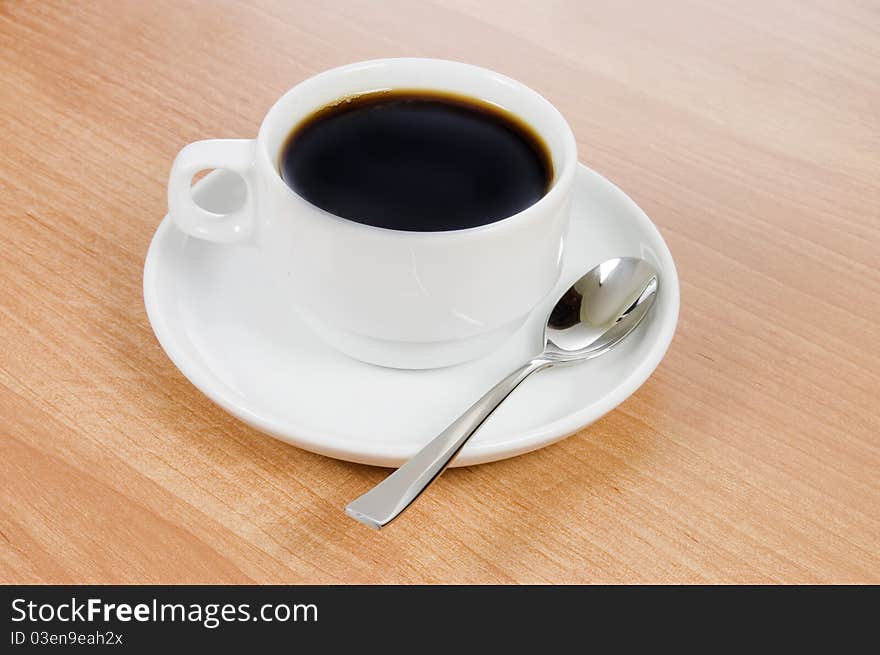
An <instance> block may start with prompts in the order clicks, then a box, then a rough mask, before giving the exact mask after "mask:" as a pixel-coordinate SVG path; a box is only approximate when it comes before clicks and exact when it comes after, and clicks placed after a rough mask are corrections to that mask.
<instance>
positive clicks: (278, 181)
mask: <svg viewBox="0 0 880 655" xmlns="http://www.w3.org/2000/svg"><path fill="white" fill-rule="evenodd" d="M420 63H421V64H427V63H430V64H431V65H438V64H439V65H443V66H450V67H454V68H457V69H458V70H461V71H467V72H469V73H471V74H477V75H483V76H485V77H488V78H492V79H493V80H494V81H495V82H501V83H502V84H505V85H507V86H511V87H514V88H516V89H518V90H519V91H520V92H523V93H527V94H529V95H531V96H533V97H535V98H537V99H538V101H539V104H541V105H542V106H543V107H544V108H545V109H546V110H547V113H548V115H549V116H551V117H552V119H553V120H554V121H556V123H557V124H558V126H559V127H560V128H561V130H562V147H561V151H560V149H559V148H557V149H556V151H554V150H553V148H552V147H551V145H550V144H549V143H547V140H546V139H545V143H546V145H547V148H548V149H549V150H550V152H551V155H555V154H557V153H558V154H559V155H560V158H559V160H560V161H561V162H562V166H561V167H560V170H559V171H558V172H555V171H554V173H555V174H554V179H553V182H552V183H551V185H550V188H549V189H548V190H547V193H545V194H544V195H543V196H541V198H540V199H539V200H538V201H537V202H535V203H534V204H532V205H529V206H528V207H526V208H525V209H522V210H520V211H519V212H517V213H516V214H511V215H510V216H506V217H505V218H502V219H499V220H497V221H493V222H491V223H486V224H484V225H476V226H473V227H467V228H459V229H455V230H437V231H425V232H421V231H411V230H398V229H395V228H388V227H380V226H377V225H367V224H365V223H359V222H357V221H353V220H351V219H348V218H345V217H344V216H339V215H338V214H334V213H332V212H328V211H327V210H326V209H322V208H321V207H318V206H317V205H314V204H312V203H311V202H309V201H308V200H307V199H306V198H304V197H302V196H301V195H300V194H298V193H297V192H296V191H294V190H293V189H291V188H290V187H289V186H288V185H287V184H286V183H285V182H284V180H283V179H282V178H281V173H280V171H279V170H278V167H277V166H276V165H275V163H274V162H273V161H272V157H271V155H270V148H269V143H268V139H269V137H268V132H269V127H270V126H271V125H273V124H274V123H275V122H276V120H278V117H277V116H276V114H277V113H278V112H279V111H280V106H281V105H282V104H285V103H286V102H285V101H287V100H288V99H289V98H290V97H291V96H293V95H295V94H296V93H298V92H301V87H302V86H303V85H305V84H309V83H311V82H313V81H315V80H317V79H324V78H327V77H335V76H339V75H344V74H347V73H351V72H354V71H358V70H361V69H365V68H372V67H376V66H386V65H401V64H406V65H413V64H415V65H418V64H420ZM437 88H442V86H438V87H437ZM315 109H319V107H315ZM508 111H512V110H509V109H508ZM514 113H515V112H514ZM292 127H293V126H291V128H292ZM533 129H536V128H533ZM536 131H537V129H536ZM538 133H539V134H540V132H538ZM542 136H543V135H542ZM256 141H257V148H256V150H257V153H258V156H259V157H261V158H262V159H263V160H264V164H266V165H267V166H268V167H269V169H270V170H272V171H273V172H274V173H275V174H274V175H272V176H271V177H272V178H273V181H272V182H270V184H273V185H275V186H276V187H280V188H281V189H282V190H283V192H284V193H287V194H290V197H291V198H293V199H295V200H297V201H300V202H303V203H305V204H306V205H308V207H309V208H311V209H312V210H314V211H316V212H318V213H319V214H320V215H321V216H322V217H323V218H327V219H329V220H332V221H335V222H337V223H339V224H344V225H347V226H349V227H350V228H355V229H362V230H366V231H369V232H376V233H384V234H388V235H398V236H406V237H409V238H413V237H421V238H428V239H438V238H442V237H446V238H449V237H452V236H456V235H463V234H467V235H473V234H477V233H482V232H488V231H500V230H503V229H507V228H510V227H513V226H515V225H517V224H519V223H522V222H525V221H528V220H529V219H530V218H531V217H533V216H535V215H536V214H540V213H542V211H543V209H544V208H545V207H546V206H548V205H551V204H552V203H555V202H557V201H559V200H562V198H561V197H562V196H564V195H565V194H566V193H567V191H568V189H570V188H571V184H572V181H573V180H574V174H575V171H576V168H577V162H578V157H577V143H576V141H575V137H574V133H573V132H572V130H571V126H570V125H569V124H568V121H566V120H565V117H563V116H562V114H561V113H560V111H559V110H558V109H557V108H556V106H555V105H553V103H551V102H550V101H549V100H547V99H546V98H545V97H544V96H542V95H541V94H540V93H538V92H537V91H535V90H534V89H532V88H531V87H528V86H526V85H525V84H523V83H522V82H519V81H517V80H515V79H513V78H511V77H508V76H506V75H503V74H501V73H498V72H495V71H493V70H491V69H488V68H483V67H481V66H475V65H473V64H467V63H464V62H460V61H453V60H449V59H436V58H429V57H391V58H383V59H369V60H365V61H359V62H354V63H351V64H345V65H343V66H338V67H336V68H331V69H329V70H326V71H323V72H321V73H318V74H317V75H313V76H311V77H309V78H307V79H305V80H302V81H301V82H299V83H297V84H296V85H295V86H293V87H292V88H290V89H289V90H288V91H286V92H285V93H284V94H283V95H282V96H281V97H280V98H278V100H276V101H275V102H274V103H273V104H272V106H271V107H270V108H269V111H268V112H266V116H265V117H264V118H263V121H262V123H261V124H260V129H259V132H258V134H257V139H256Z"/></svg>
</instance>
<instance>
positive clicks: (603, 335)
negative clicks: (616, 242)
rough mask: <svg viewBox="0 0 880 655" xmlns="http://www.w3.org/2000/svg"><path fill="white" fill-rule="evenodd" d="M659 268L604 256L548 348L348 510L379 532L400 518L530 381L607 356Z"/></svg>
mask: <svg viewBox="0 0 880 655" xmlns="http://www.w3.org/2000/svg"><path fill="white" fill-rule="evenodd" d="M658 286H659V279H658V273H657V271H656V270H655V269H654V267H653V266H651V265H650V264H649V263H648V262H646V261H644V260H643V259H637V258H633V257H620V258H617V259H609V260H608V261H605V262H602V263H601V264H599V265H598V266H597V267H596V268H594V269H592V270H591V271H589V272H588V273H587V274H586V275H584V276H583V277H582V278H580V279H579V280H578V281H577V282H575V283H574V285H573V286H572V287H571V288H570V289H569V290H568V291H566V292H565V293H564V294H563V295H562V297H561V298H560V299H559V300H558V301H556V305H555V306H554V307H553V311H552V312H550V316H549V318H548V319H547V326H546V328H545V329H544V352H542V353H541V354H540V355H538V356H537V357H535V358H534V359H532V360H531V361H529V362H528V363H527V364H525V365H523V366H521V367H520V368H518V369H517V370H515V371H514V372H513V373H511V374H510V375H508V376H507V377H506V378H504V379H503V380H501V382H499V383H498V384H496V385H495V386H494V387H493V388H492V389H491V390H490V391H489V392H487V393H486V395H484V396H483V397H482V398H480V399H479V400H478V401H477V402H475V403H474V404H473V405H471V407H470V408H469V409H468V410H467V411H465V413H464V414H462V415H461V417H459V418H458V419H457V420H456V421H455V422H453V423H452V424H451V425H450V426H449V427H447V428H446V429H445V430H444V431H443V432H442V433H440V435H439V436H437V437H436V438H434V440H433V441H431V442H430V443H429V444H428V445H427V446H425V447H424V448H422V449H421V450H420V451H419V452H418V453H417V454H416V455H415V456H414V457H413V458H412V459H411V460H409V461H408V462H407V463H406V464H404V465H403V466H401V467H400V468H399V469H397V470H396V471H395V472H394V473H392V474H391V475H390V476H388V477H387V478H385V480H383V481H382V482H380V483H379V484H378V485H376V486H375V487H374V488H373V489H371V490H370V491H368V492H367V493H365V494H364V495H363V496H361V497H360V498H358V499H357V500H354V501H352V502H351V503H349V505H348V507H346V508H345V512H346V514H348V515H349V516H351V517H352V518H354V519H357V520H358V521H360V522H361V523H363V524H365V525H368V526H370V527H371V528H376V529H377V530H378V529H379V528H381V527H383V526H385V525H387V524H388V523H390V522H391V521H392V520H394V519H395V518H396V517H397V516H398V515H399V514H400V513H401V512H402V511H403V510H405V509H406V508H407V507H409V506H410V504H411V503H412V502H413V501H414V500H415V499H416V498H417V497H418V496H419V494H421V493H422V492H423V491H424V490H425V489H427V487H428V485H430V484H431V483H432V482H433V481H434V480H436V479H437V477H438V476H439V475H440V474H441V473H442V472H443V470H444V469H445V468H446V467H447V466H448V465H449V463H450V462H451V461H452V460H453V459H454V458H455V456H456V455H457V454H458V452H459V451H460V450H461V449H462V447H463V446H464V445H465V444H466V443H467V442H468V440H469V439H470V438H471V436H473V434H474V433H475V432H476V431H477V430H478V429H479V428H480V426H481V425H482V424H483V422H484V421H485V420H486V419H487V418H489V416H490V415H491V414H492V412H494V411H495V410H496V409H497V408H498V406H499V405H500V404H501V403H502V402H503V401H504V399H505V398H507V396H509V395H510V393H511V392H512V391H513V390H514V389H516V388H517V387H518V386H519V385H520V383H522V381H523V380H525V379H526V378H527V377H529V376H530V375H531V374H532V373H535V372H536V371H540V370H541V369H545V368H549V367H551V366H567V365H570V364H576V363H578V362H583V361H586V360H588V359H593V358H594V357H598V356H599V355H603V354H605V353H606V352H608V351H609V350H611V348H613V347H614V346H616V345H617V344H618V343H620V342H621V340H623V338H624V337H626V336H627V335H628V334H629V333H630V332H632V330H633V329H634V328H635V327H636V326H637V325H638V324H639V322H640V321H641V320H642V319H643V318H644V317H645V315H646V314H647V313H648V310H649V309H650V308H651V305H652V304H653V303H654V299H655V298H656V296H657V289H658Z"/></svg>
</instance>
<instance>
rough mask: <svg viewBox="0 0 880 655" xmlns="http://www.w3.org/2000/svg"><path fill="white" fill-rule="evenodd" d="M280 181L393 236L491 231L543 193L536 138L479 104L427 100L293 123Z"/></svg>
mask: <svg viewBox="0 0 880 655" xmlns="http://www.w3.org/2000/svg"><path fill="white" fill-rule="evenodd" d="M279 167H280V172H281V177H282V178H283V179H284V181H285V182H286V183H287V185H288V186H290V187H291V188H292V189H293V190H294V191H296V192H297V193H298V194H299V195H301V196H302V197H303V198H305V199H306V200H308V201H309V202H311V203H312V204H313V205H316V206H318V207H320V208H322V209H324V210H326V211H328V212H330V213H332V214H335V215H337V216H341V217H342V218H346V219H348V220H351V221H356V222H358V223H364V224H367V225H375V226H377V227H384V228H390V229H395V230H407V231H418V232H434V231H445V230H458V229H463V228H469V227H475V226H478V225H485V224H487V223H493V222H495V221H499V220H501V219H503V218H507V217H508V216H512V215H513V214H516V213H517V212H519V211H522V210H523V209H526V208H527V207H529V206H530V205H532V204H534V203H535V202H537V201H538V200H540V199H541V197H542V196H543V195H544V194H545V193H546V192H547V189H548V186H549V184H550V180H551V178H552V174H553V172H552V165H551V163H550V158H549V155H548V152H547V148H546V146H545V145H544V143H543V141H542V140H541V138H540V137H539V136H538V135H537V134H535V133H534V131H533V130H532V129H531V128H530V127H528V126H527V125H525V124H524V123H523V122H521V121H520V120H518V119H517V118H515V117H514V116H512V115H511V114H510V113H508V112H506V111H504V110H502V109H500V108H497V107H495V106H493V105H490V104H488V103H484V102H482V101H479V100H476V99H471V98H465V97H461V96H456V95H451V94H449V95H447V94H440V93H432V92H428V91H390V92H377V93H371V94H366V95H362V96H358V97H355V98H350V99H347V100H343V101H341V102H339V103H338V104H335V105H333V106H331V107H326V108H324V109H322V110H320V111H318V112H316V113H315V114H313V115H312V116H310V117H309V118H307V119H306V120H305V121H303V122H302V123H300V125H298V126H297V127H296V128H295V129H294V130H293V132H292V133H291V134H290V136H289V137H288V139H287V141H286V142H285V144H284V146H283V147H282V150H281V158H280V163H279Z"/></svg>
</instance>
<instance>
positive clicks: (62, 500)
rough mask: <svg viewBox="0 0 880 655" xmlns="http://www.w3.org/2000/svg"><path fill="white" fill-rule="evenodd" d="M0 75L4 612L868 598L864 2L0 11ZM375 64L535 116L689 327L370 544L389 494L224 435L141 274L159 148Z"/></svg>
mask: <svg viewBox="0 0 880 655" xmlns="http://www.w3.org/2000/svg"><path fill="white" fill-rule="evenodd" d="M0 55H2V56H0V121H2V123H0V125H2V154H0V217H2V234H0V267H2V268H0V278H2V289H0V291H2V293H0V582H23V583H37V582H52V583H71V582H73V583H85V582H105V583H123V582H137V583H140V582H164V583H184V582H186V583H207V582H217V583H248V582H260V583H269V582H274V583H300V582H319V583H321V582H330V583H410V582H462V583H509V582H521V583H541V582H553V583H570V582H655V583H668V582H673V583H680V582H681V583H683V582H701V583H702V582H707V583H716V582H720V583H738V582H786V583H794V582H798V583H801V582H804V583H807V582H818V583H832V582H836V583H849V582H875V583H876V582H880V479H878V471H880V436H878V435H880V420H878V413H880V412H878V392H880V384H878V378H880V347H878V344H880V326H878V323H880V266H878V264H880V260H878V257H877V249H878V244H880V191H878V189H880V187H878V177H880V128H878V125H880V76H878V71H880V4H878V3H877V2H875V1H872V0H864V1H847V2H837V1H832V0H828V1H827V2H801V1H791V2H788V1H783V0H773V1H769V2H768V1H765V0H761V1H758V0H754V1H750V2H742V1H741V0H736V1H733V0H730V1H727V0H725V1H720V2H714V1H713V2H691V1H687V0H677V1H676V2H664V3H655V2H647V1H644V2H635V1H629V2H628V1H624V2H620V1H618V0H608V1H607V2H592V1H591V2H577V1H574V0H567V1H551V2H540V3H538V2H519V1H510V0H449V1H443V2H439V1H438V2H403V1H397V0H391V1H383V2H343V1H340V0H333V1H330V2H316V1H315V0H308V1H303V2H289V1H287V0H283V1H282V0H277V1H269V0H267V1H261V2H219V1H218V2H184V1H179V0H151V1H150V2H141V1H139V0H126V1H116V0H104V1H95V2H54V1H49V2H47V1H44V0H39V1H14V0H13V1H10V0H3V1H0ZM398 55H420V56H434V57H444V58H452V59H458V60H464V61H468V62H472V63H476V64H480V65H483V66H488V67H490V68H493V69H496V70H499V71H501V72H503V73H506V74H509V75H511V76H513V77H516V78H518V79H520V80H522V81H524V82H525V83H527V84H529V85H530V86H532V87H534V88H536V89H538V90H539V91H540V92H541V93H543V94H544V95H546V96H547V97H548V98H549V99H550V100H551V101H552V102H554V103H555V104H556V105H557V106H558V107H559V108H560V110H561V111H562V113H563V114H564V115H565V116H566V117H567V118H568V120H569V122H570V123H571V125H572V127H573V129H574V132H575V134H576V135H577V140H578V144H579V148H580V151H581V159H582V160H583V161H584V162H586V163H588V164H589V165H590V166H591V167H593V168H595V169H596V170H598V171H599V172H601V173H602V174H603V175H605V176H607V177H608V178H610V179H611V180H612V181H614V182H615V183H617V184H618V185H619V186H621V187H622V188H623V189H624V190H625V191H627V192H628V193H629V194H630V195H631V196H632V197H633V198H634V199H635V200H636V201H637V202H638V203H639V204H640V205H641V206H642V207H643V208H644V209H645V211H646V212H647V213H648V215H649V216H651V217H652V218H653V220H654V221H655V222H656V224H657V225H658V227H659V228H660V230H661V232H662V233H663V235H664V237H665V238H666V240H667V242H668V243H669V246H670V249H671V250H672V253H673V255H674V257H675V258H676V261H677V264H678V267H679V273H680V275H681V284H682V310H681V319H680V323H679V329H678V332H677V334H676V337H675V340H674V341H673V344H672V347H671V349H670V351H669V354H668V356H667V357H666V359H665V360H664V362H663V363H662V364H661V366H660V367H659V369H658V370H657V372H656V373H655V374H654V375H653V377H652V378H651V379H650V380H649V381H648V382H647V383H646V384H645V385H644V386H643V387H642V388H641V390H639V391H638V392H637V393H636V394H635V395H634V396H633V397H632V398H630V399H629V400H628V401H627V402H626V403H624V404H623V405H622V406H621V407H620V408H619V409H617V410H616V411H614V412H612V413H611V414H610V415H608V416H607V417H606V418H604V419H602V420H601V421H599V422H598V423H596V424H594V425H593V426H591V427H589V428H588V429H586V430H584V431H582V432H581V433H579V434H577V435H575V436H573V437H571V438H569V439H567V440H565V441H563V442H560V443H559V444H556V445H554V446H551V447H549V448H546V449H544V450H542V451H539V452H536V453H532V454H530V455H525V456H522V457H518V458H515V459H512V460H508V461H504V462H499V463H495V464H489V465H484V466H479V467H475V468H471V469H466V470H454V471H450V472H449V473H448V474H446V475H445V476H444V477H443V478H442V479H441V480H440V481H439V482H438V483H437V485H436V486H435V487H434V488H433V489H432V491H431V492H430V493H429V494H428V495H427V496H426V497H425V498H424V499H423V500H422V501H421V502H419V503H418V504H417V506H416V507H414V508H413V509H412V511H411V512H410V513H408V514H407V515H406V517H405V518H404V519H402V520H401V521H399V522H398V523H396V524H394V525H393V526H392V527H391V528H389V529H388V530H386V531H383V532H381V533H376V532H373V531H370V530H367V529H366V528H364V527H363V526H361V525H359V524H356V523H355V522H354V521H352V520H351V519H349V518H347V517H346V516H345V515H344V514H343V512H342V508H343V506H344V505H345V503H346V502H347V501H348V500H350V499H352V498H354V497H356V496H357V495H359V494H360V493H362V492H363V491H364V490H366V489H367V488H369V487H370V486H371V485H372V484H374V483H376V482H378V481H379V480H380V479H381V478H382V477H383V475H384V474H385V472H384V471H382V470H380V469H375V468H370V467H366V466H358V465H352V464H348V463H344V462H339V461H334V460H332V459H327V458H325V457H321V456H318V455H313V454H310V453H307V452H304V451H301V450H298V449H296V448H294V447H292V446H289V445H286V444H283V443H280V442H278V441H274V440H273V439H271V438H269V437H267V436H264V435H262V434H260V433H258V432H256V431H255V430H252V429H250V428H248V427H246V426H245V425H243V424H242V423H240V422H239V421H237V420H235V419H233V418H232V417H230V416H229V415H227V414H226V413H224V412H223V411H222V410H220V409H219V408H217V407H216V406H214V405H213V404H212V403H211V402H210V401H208V400H207V399H206V398H205V397H204V396H202V395H201V393H199V392H198V391H197V390H196V389H195V388H193V387H192V386H191V385H190V384H189V383H188V382H187V381H186V380H185V379H184V378H183V376H182V375H181V374H180V373H179V372H178V371H177V370H176V369H175V368H174V366H173V365H172V364H171V362H170V361H169V359H168V358H167V357H166V356H165V354H164V353H163V351H162V350H161V349H160V347H159V345H158V343H157V341H156V339H155V338H154V336H153V333H152V331H151V329H150V326H149V324H148V322H147V317H146V314H145V311H144V307H143V301H142V295H141V275H142V267H143V262H144V256H145V254H146V251H147V246H148V244H149V241H150V238H151V236H152V234H153V231H154V230H155V228H156V227H157V225H158V224H159V221H160V220H161V219H162V216H163V215H164V213H165V210H166V201H165V183H166V179H167V174H168V170H169V166H170V163H171V160H172V158H173V157H174V155H175V153H176V152H177V150H178V149H179V148H180V147H181V146H182V145H184V144H185V143H188V142H190V141H193V140H197V139H200V138H207V137H215V136H226V137H250V136H253V135H254V134H255V133H256V129H257V126H258V125H259V122H260V120H261V118H262V116H263V114H264V113H265V111H266V109H267V108H268V107H269V106H270V105H271V103H272V102H273V101H274V100H275V99H276V98H277V97H278V96H279V95H280V94H281V93H282V92H283V91H285V90H286V89H287V88H289V87H290V86H292V85H293V84H294V83H296V82H297V81H299V80H302V79H304V78H306V77H308V76H310V75H312V74H314V73H317V72H319V71H321V70H324V69H327V68H330V67H333V66H336V65H339V64H343V63H347V62H351V61H357V60H362V59H368V58H374V57H386V56H398Z"/></svg>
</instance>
